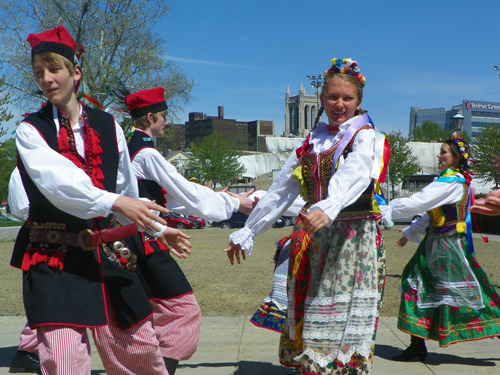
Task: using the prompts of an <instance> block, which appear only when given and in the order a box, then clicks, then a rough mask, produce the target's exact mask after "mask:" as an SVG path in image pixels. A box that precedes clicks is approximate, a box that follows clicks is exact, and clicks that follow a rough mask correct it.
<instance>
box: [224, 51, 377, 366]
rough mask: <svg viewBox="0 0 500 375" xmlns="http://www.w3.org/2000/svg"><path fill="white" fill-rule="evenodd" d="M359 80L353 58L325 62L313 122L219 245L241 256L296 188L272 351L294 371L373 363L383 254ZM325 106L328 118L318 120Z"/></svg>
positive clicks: (370, 138) (373, 144)
mask: <svg viewBox="0 0 500 375" xmlns="http://www.w3.org/2000/svg"><path fill="white" fill-rule="evenodd" d="M365 80H366V79H365V78H364V77H363V75H362V74H361V73H360V71H359V68H358V65H357V63H356V62H355V61H352V60H351V59H345V60H339V59H333V60H332V68H331V69H329V70H328V71H326V72H325V80H324V84H323V88H322V92H321V96H320V99H321V104H322V108H321V109H320V111H319V113H318V116H317V118H316V122H315V126H314V128H313V129H312V131H311V133H310V134H309V135H308V137H307V138H306V140H305V141H304V143H303V144H302V145H301V146H300V147H298V148H297V149H296V150H295V152H293V153H292V154H291V155H290V157H289V158H288V160H287V162H286V164H285V166H284V167H283V169H282V170H281V172H280V174H279V176H278V177H277V179H276V180H275V181H274V183H273V185H272V186H271V188H270V189H269V191H268V193H267V194H266V195H265V196H264V197H263V198H262V199H261V200H260V201H259V203H258V204H257V206H256V207H255V209H254V211H253V212H252V214H251V215H250V217H249V218H248V219H247V221H246V225H245V227H244V228H242V229H241V230H239V231H237V232H234V233H233V234H231V235H230V240H231V242H230V244H229V246H228V247H227V248H226V249H225V251H226V252H227V255H228V257H229V260H230V262H231V264H234V257H236V260H237V262H238V263H240V255H241V256H242V257H243V259H245V254H251V252H252V248H253V238H254V236H256V235H258V234H260V233H262V232H264V231H265V230H267V229H268V228H270V227H271V226H272V224H273V223H274V222H275V221H276V219H277V218H278V217H279V216H280V215H281V213H282V212H283V211H284V210H286V209H287V207H288V206H290V205H291V204H292V202H293V201H294V199H295V198H296V197H297V196H298V195H299V194H301V195H302V196H303V197H304V198H305V199H306V201H308V203H307V204H306V206H304V208H303V209H302V211H301V214H300V215H299V218H298V219H297V221H296V223H295V226H294V229H293V232H292V238H291V240H292V244H291V255H290V262H289V272H288V280H287V285H288V308H287V320H286V322H285V324H284V327H283V328H282V335H281V340H280V349H279V357H280V362H281V363H282V364H283V365H285V366H287V367H294V368H296V369H297V370H298V371H299V372H300V373H301V374H366V373H368V372H369V371H370V368H371V363H372V355H373V349H374V339H375V333H376V327H377V321H378V313H379V310H380V302H381V297H382V291H383V287H384V281H385V261H384V259H385V258H384V257H385V255H384V246H383V240H382V235H381V232H380V230H379V228H378V225H377V220H378V219H379V218H380V210H379V209H378V205H377V203H376V201H375V200H374V183H375V179H376V178H377V177H378V176H379V175H380V163H379V161H378V159H377V157H376V155H379V153H377V152H376V150H377V144H380V142H378V141H377V140H380V138H379V137H378V133H376V132H375V130H374V127H373V126H372V125H371V123H370V120H369V117H368V115H367V114H366V113H364V112H363V111H362V110H361V101H362V98H363V86H364V84H365ZM323 111H324V112H325V113H326V116H327V117H328V124H326V123H323V122H320V123H318V122H319V119H320V117H321V114H322V112H323ZM383 143H384V142H383V141H382V144H383Z"/></svg>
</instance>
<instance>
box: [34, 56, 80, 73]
mask: <svg viewBox="0 0 500 375" xmlns="http://www.w3.org/2000/svg"><path fill="white" fill-rule="evenodd" d="M38 59H40V60H42V61H45V62H48V63H52V62H58V63H59V64H61V65H62V64H64V65H65V66H66V68H68V70H69V72H70V74H71V75H73V74H75V69H76V67H77V65H75V64H73V63H72V62H71V61H69V60H68V59H67V58H66V57H64V56H61V55H59V54H58V53H54V52H41V53H37V54H36V55H35V56H33V65H32V66H33V67H34V66H35V63H36V61H37V60H38Z"/></svg>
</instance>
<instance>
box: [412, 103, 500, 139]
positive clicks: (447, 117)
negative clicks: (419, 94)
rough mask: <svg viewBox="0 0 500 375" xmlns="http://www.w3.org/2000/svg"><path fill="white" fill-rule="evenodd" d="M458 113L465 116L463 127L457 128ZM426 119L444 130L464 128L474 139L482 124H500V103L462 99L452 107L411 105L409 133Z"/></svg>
mask: <svg viewBox="0 0 500 375" xmlns="http://www.w3.org/2000/svg"><path fill="white" fill-rule="evenodd" d="M456 115H461V116H463V128H462V129H456V126H457V122H455V121H454V120H453V117H454V116H456ZM424 121H432V122H435V123H437V124H438V125H439V126H440V127H441V128H442V129H444V130H452V129H456V130H464V131H466V132H467V134H468V135H469V136H470V137H471V139H472V140H474V137H475V136H476V135H477V134H478V133H479V129H480V128H481V127H482V126H484V125H489V124H495V125H498V126H500V103H495V102H484V101H479V100H462V104H459V105H456V106H453V107H451V108H418V107H411V109H410V129H409V133H410V134H411V133H412V131H413V129H415V128H417V127H420V126H422V124H423V122H424Z"/></svg>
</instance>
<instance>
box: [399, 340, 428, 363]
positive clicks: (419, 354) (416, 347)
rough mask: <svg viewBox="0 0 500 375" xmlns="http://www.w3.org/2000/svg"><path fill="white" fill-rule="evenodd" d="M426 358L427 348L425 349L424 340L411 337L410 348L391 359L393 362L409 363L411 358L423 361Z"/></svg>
mask: <svg viewBox="0 0 500 375" xmlns="http://www.w3.org/2000/svg"><path fill="white" fill-rule="evenodd" d="M426 356H427V348H426V347H425V340H424V339H423V338H420V337H417V336H413V335H412V336H411V342H410V346H409V347H407V348H406V350H404V351H403V353H401V354H400V355H397V356H395V357H392V360H393V361H399V362H409V361H411V360H412V359H413V358H418V359H419V360H420V361H424V360H425V357H426Z"/></svg>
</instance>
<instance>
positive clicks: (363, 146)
mask: <svg viewBox="0 0 500 375" xmlns="http://www.w3.org/2000/svg"><path fill="white" fill-rule="evenodd" d="M374 147H375V131H374V130H373V129H365V130H362V131H360V132H359V133H358V134H357V136H356V138H355V139H354V142H353V147H352V152H350V153H349V154H348V155H347V158H346V159H345V161H344V163H343V165H342V166H341V168H339V170H337V172H336V173H335V174H334V175H333V176H332V178H331V179H330V182H329V184H328V196H327V197H326V199H324V200H322V201H319V202H317V203H315V204H314V205H312V206H311V207H310V208H309V212H312V211H314V210H322V211H323V212H324V213H325V214H326V215H327V216H328V217H329V219H330V225H331V224H332V222H333V220H335V218H336V217H337V215H338V214H339V212H340V211H341V210H342V209H344V208H345V207H347V206H349V205H350V204H353V203H354V202H356V200H357V199H358V198H359V197H360V195H361V194H362V193H363V192H364V191H365V190H366V188H367V187H368V185H369V184H370V182H371V176H370V174H371V170H372V166H373V160H374V157H375V156H374Z"/></svg>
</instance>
